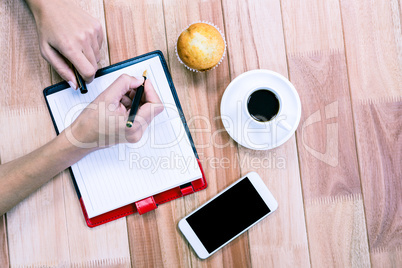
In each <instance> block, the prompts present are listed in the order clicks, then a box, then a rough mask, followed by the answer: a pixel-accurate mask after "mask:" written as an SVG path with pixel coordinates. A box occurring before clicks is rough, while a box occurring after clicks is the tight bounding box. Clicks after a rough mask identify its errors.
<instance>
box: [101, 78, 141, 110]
mask: <svg viewBox="0 0 402 268" xmlns="http://www.w3.org/2000/svg"><path fill="white" fill-rule="evenodd" d="M141 83H142V81H141V80H138V79H136V78H135V77H132V76H129V75H127V74H122V75H120V76H119V77H118V78H117V79H116V80H115V81H114V82H113V83H112V84H111V85H110V86H109V87H108V88H107V89H106V90H105V91H104V92H103V93H102V94H106V95H107V98H110V101H114V102H116V103H117V102H120V100H121V99H122V98H123V96H124V95H125V94H126V93H127V92H128V91H129V90H131V89H132V88H137V87H139V86H140V85H141Z"/></svg>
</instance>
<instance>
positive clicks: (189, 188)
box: [180, 185, 194, 196]
mask: <svg viewBox="0 0 402 268" xmlns="http://www.w3.org/2000/svg"><path fill="white" fill-rule="evenodd" d="M180 191H181V194H182V195H183V196H186V195H189V194H192V193H194V189H193V186H192V185H189V186H187V187H184V188H180Z"/></svg>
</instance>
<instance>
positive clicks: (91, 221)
mask: <svg viewBox="0 0 402 268" xmlns="http://www.w3.org/2000/svg"><path fill="white" fill-rule="evenodd" d="M152 57H159V59H160V61H161V63H162V66H163V69H164V71H165V75H166V78H167V80H168V82H169V86H170V89H171V92H172V95H173V98H174V100H175V103H176V106H177V109H178V111H179V113H180V117H181V119H182V123H183V126H184V129H185V130H186V132H187V136H188V138H189V140H190V143H191V146H192V149H193V151H194V155H195V157H196V159H197V161H198V165H199V167H200V170H201V174H202V177H201V178H199V179H197V180H194V181H192V182H189V183H186V184H184V185H181V186H178V187H175V188H172V189H170V190H167V191H165V192H162V193H159V194H156V195H154V196H150V197H148V198H145V199H143V200H140V201H137V202H134V203H132V204H130V205H126V206H123V207H120V208H118V209H115V210H112V211H109V212H107V213H104V214H102V215H99V216H96V217H93V218H88V214H87V212H86V209H85V204H84V202H83V200H82V198H81V193H80V191H79V189H78V186H77V183H76V181H75V178H74V174H73V172H72V169H71V168H70V174H71V177H72V180H73V183H74V187H75V190H76V192H77V196H78V199H79V201H80V204H81V208H82V212H83V214H84V217H85V221H86V223H87V225H88V226H89V227H95V226H99V225H102V224H104V223H107V222H110V221H113V220H116V219H119V218H122V217H125V216H127V215H130V214H133V213H136V212H138V213H139V214H144V213H146V212H148V211H151V210H154V209H156V208H157V206H158V205H160V204H163V203H166V202H168V201H170V200H173V199H177V198H179V197H182V196H186V195H189V194H192V193H194V192H197V191H200V190H203V189H205V188H206V187H207V182H206V179H205V176H204V171H203V169H202V166H201V163H200V160H199V158H198V154H197V151H196V149H195V146H194V142H193V139H192V137H191V134H190V131H189V129H188V126H187V123H186V119H185V118H184V114H183V110H182V108H181V105H180V102H179V99H178V96H177V93H176V89H175V87H174V85H173V80H172V77H171V76H170V73H169V70H168V67H167V64H166V61H165V58H164V56H163V53H162V52H161V51H159V50H157V51H153V52H150V53H147V54H144V55H141V56H138V57H135V58H132V59H129V60H126V61H123V62H120V63H116V64H114V65H111V66H108V67H105V68H102V69H100V70H98V71H97V72H96V75H95V77H99V76H102V75H105V74H108V73H111V72H114V71H117V70H119V69H121V68H125V67H127V66H130V65H133V64H136V63H138V62H141V61H144V60H147V59H150V58H152ZM67 88H69V85H68V84H67V82H61V83H58V84H56V85H53V86H50V87H48V88H45V89H44V91H43V94H44V96H45V100H46V104H47V106H48V109H49V112H50V115H51V117H52V121H53V125H54V126H55V129H56V133H57V135H58V134H59V131H58V128H57V125H56V122H55V120H54V117H53V113H52V110H51V109H50V106H49V103H48V100H47V96H48V95H51V94H54V93H56V92H59V91H61V90H65V89H67Z"/></svg>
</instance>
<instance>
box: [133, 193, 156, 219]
mask: <svg viewBox="0 0 402 268" xmlns="http://www.w3.org/2000/svg"><path fill="white" fill-rule="evenodd" d="M135 206H136V207H137V211H138V213H139V214H140V215H142V214H144V213H147V212H149V211H151V210H154V209H156V208H157V206H156V203H155V199H154V197H153V196H150V197H148V198H145V199H142V200H140V201H137V202H135Z"/></svg>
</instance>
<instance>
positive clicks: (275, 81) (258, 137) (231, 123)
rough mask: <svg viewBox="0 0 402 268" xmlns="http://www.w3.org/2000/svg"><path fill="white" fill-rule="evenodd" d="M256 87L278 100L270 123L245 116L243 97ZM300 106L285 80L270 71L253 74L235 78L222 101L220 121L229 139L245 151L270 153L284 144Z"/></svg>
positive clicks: (299, 111)
mask: <svg viewBox="0 0 402 268" xmlns="http://www.w3.org/2000/svg"><path fill="white" fill-rule="evenodd" d="M257 87H266V88H270V89H271V90H272V91H274V92H276V94H277V95H278V97H280V98H279V99H280V103H281V105H280V110H279V113H278V114H277V115H276V116H275V117H274V119H272V120H271V121H269V122H257V121H256V120H254V119H252V118H251V117H250V115H249V114H248V112H247V109H246V104H245V102H247V99H246V97H247V96H248V95H249V93H250V91H251V90H253V89H255V88H257ZM300 116H301V103H300V98H299V95H298V94H297V91H296V89H295V88H294V86H293V85H292V83H290V82H289V80H287V79H286V78H285V77H283V76H282V75H280V74H278V73H276V72H273V71H269V70H262V69H259V70H253V71H249V72H246V73H243V74H241V75H239V76H238V77H236V78H235V79H234V80H233V81H232V82H231V83H230V84H229V86H228V87H227V88H226V90H225V93H224V94H223V96H222V101H221V117H222V122H223V125H224V127H225V129H226V131H227V132H228V133H229V135H230V136H231V137H232V138H233V139H234V140H235V141H236V142H237V143H239V144H241V145H242V146H244V147H247V148H250V149H254V150H269V149H272V148H275V147H278V146H280V145H282V144H283V143H285V142H286V141H287V140H288V139H289V138H290V137H291V136H292V135H293V133H294V132H295V131H296V129H297V126H298V125H299V122H300Z"/></svg>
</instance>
